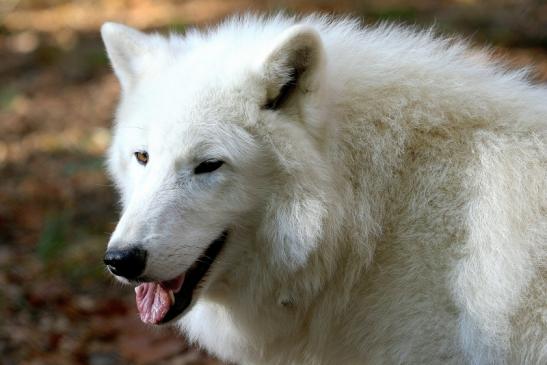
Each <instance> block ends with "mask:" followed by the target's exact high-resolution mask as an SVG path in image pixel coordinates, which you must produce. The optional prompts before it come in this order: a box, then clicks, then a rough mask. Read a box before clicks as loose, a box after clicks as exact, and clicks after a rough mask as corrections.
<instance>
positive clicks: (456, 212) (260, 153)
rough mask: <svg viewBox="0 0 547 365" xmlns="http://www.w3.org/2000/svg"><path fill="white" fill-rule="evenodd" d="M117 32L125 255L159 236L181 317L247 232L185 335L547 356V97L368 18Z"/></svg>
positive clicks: (153, 265) (354, 353) (357, 359)
mask: <svg viewBox="0 0 547 365" xmlns="http://www.w3.org/2000/svg"><path fill="white" fill-rule="evenodd" d="M102 35H103V39H104V41H105V44H106V48H107V51H108V54H109V57H110V60H111V63H112V66H113V68H114V72H115V73H116V75H117V76H118V78H119V80H120V83H121V86H122V96H121V100H120V105H119V107H118V111H117V113H116V123H115V126H114V137H113V142H112V146H111V148H110V150H109V170H110V172H111V175H112V176H113V178H114V180H115V182H116V183H117V186H118V187H119V190H120V192H121V196H122V205H123V211H122V217H121V219H120V222H119V224H118V226H117V227H116V230H115V232H114V234H113V236H112V239H111V242H110V244H109V248H113V247H116V248H119V247H121V246H123V242H139V243H140V245H141V246H142V249H145V250H146V251H147V257H148V259H147V263H146V267H145V269H144V273H143V277H145V278H146V279H147V280H148V281H149V284H147V285H149V286H150V287H154V288H156V289H157V290H158V292H159V293H161V294H162V296H161V298H162V300H163V301H162V302H161V303H160V304H159V307H158V308H160V309H162V310H164V309H166V306H167V305H169V304H170V302H169V299H168V297H167V296H166V295H164V292H165V290H167V289H169V288H173V287H176V285H174V284H173V283H179V284H180V282H181V280H184V278H185V273H188V270H189V268H190V267H193V265H195V263H196V262H199V257H200V255H201V254H202V253H203V252H205V251H206V250H207V248H208V247H211V246H210V244H211V242H215V239H217V237H219V234H221V233H222V232H229V234H228V236H227V240H226V242H225V244H224V246H223V247H222V249H221V251H220V253H219V254H218V256H216V258H215V259H214V260H213V261H212V264H211V265H210V267H207V268H205V269H206V275H204V276H203V278H202V279H200V283H199V285H198V286H196V287H195V288H192V292H191V293H190V294H191V304H190V305H189V306H188V308H187V309H186V311H185V312H184V313H181V315H180V316H179V317H177V320H176V322H174V323H175V324H176V325H178V326H179V327H180V328H181V329H182V331H183V332H185V333H186V334H187V335H188V337H189V338H190V339H191V340H193V341H195V342H197V343H198V344H199V345H200V346H203V347H204V348H206V349H207V350H209V351H210V352H212V353H214V354H215V355H217V356H218V357H220V358H221V359H225V360H228V361H234V362H238V363H256V364H287V363H293V364H332V363H344V364H346V363H347V364H363V363H366V364H398V363H405V364H433V363H443V364H461V363H472V364H503V363H506V364H516V363H519V364H540V363H546V362H547V349H546V348H545V343H547V323H546V319H545V313H546V311H547V304H546V303H547V298H546V294H545V293H546V292H547V284H546V280H545V275H546V273H545V267H546V242H547V217H546V211H547V194H546V184H547V176H546V174H547V172H546V170H547V169H546V168H545V167H546V163H547V162H546V161H547V147H546V143H547V142H546V135H547V123H546V119H545V116H546V115H547V104H546V103H545V100H547V91H546V90H545V88H544V87H541V86H532V85H531V84H530V83H529V82H528V81H526V79H525V75H524V73H523V72H508V71H506V70H505V69H503V67H502V66H499V65H496V64H494V63H493V62H492V61H490V60H488V57H487V56H486V55H484V54H480V53H476V52H473V53H470V52H468V49H467V47H466V46H465V45H464V44H462V43H458V42H453V41H447V40H443V39H436V38H434V37H433V36H432V35H431V33H428V32H421V33H420V32H415V31H413V30H408V29H404V28H399V27H394V26H380V27H374V28H362V27H361V26H360V25H359V24H358V23H357V22H356V21H353V20H349V19H333V18H328V17H322V16H309V17H305V18H292V17H285V16H282V15H280V16H275V17H271V18H265V17H255V16H245V17H241V18H232V19H229V20H227V21H225V22H223V23H222V24H220V25H219V26H218V27H216V28H213V29H211V30H209V31H207V32H199V31H189V32H188V33H187V34H185V35H184V36H176V35H174V36H170V37H169V38H164V37H161V36H159V35H145V34H143V33H141V32H139V31H137V30H134V29H131V28H128V27H125V26H122V25H116V24H111V23H109V24H105V25H104V26H103V29H102ZM139 151H140V152H142V151H146V152H147V164H146V166H144V165H143V164H139V162H138V161H135V158H134V153H135V152H139ZM209 159H213V160H215V161H222V162H223V163H222V164H219V165H218V169H215V170H214V171H211V172H208V173H206V174H195V173H194V172H195V168H196V166H198V165H199V164H200V163H202V162H203V161H208V160H209ZM175 279H177V280H175ZM166 288H167V289H166ZM194 289H195V290H194ZM158 298H159V297H158ZM152 299H154V298H153V296H152ZM175 300H176V298H175ZM141 304H142V302H141ZM147 308H148V307H147ZM161 313H163V312H161ZM147 318H148V317H147ZM153 318H158V317H157V316H155V317H153Z"/></svg>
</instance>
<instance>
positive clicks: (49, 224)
mask: <svg viewBox="0 0 547 365" xmlns="http://www.w3.org/2000/svg"><path fill="white" fill-rule="evenodd" d="M68 223H69V218H68V214H67V213H66V212H57V213H54V214H50V215H48V216H47V217H46V219H45V222H44V228H43V229H42V233H41V234H40V239H39V241H38V247H37V254H38V256H39V257H40V258H41V259H42V260H43V261H50V260H51V259H52V258H53V257H55V256H56V255H58V254H59V253H61V252H62V251H63V249H64V248H65V246H66V233H67V228H68Z"/></svg>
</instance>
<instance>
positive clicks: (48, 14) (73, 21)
mask: <svg viewBox="0 0 547 365" xmlns="http://www.w3.org/2000/svg"><path fill="white" fill-rule="evenodd" d="M500 3H503V4H504V5H503V6H502V5H495V4H497V2H494V1H486V2H481V3H479V2H475V1H472V0H466V1H433V0H431V1H427V0H412V1H397V0H391V1H387V2H386V1H384V2H382V1H379V0H378V1H368V2H366V1H361V2H359V1H326V0H322V1H291V2H289V1H246V0H230V1H221V0H200V1H197V0H191V1H162V2H157V1H152V0H110V1H107V0H102V1H72V2H69V1H60V0H35V1H13V0H4V1H0V359H1V360H0V363H2V364H6V365H10V364H37V365H38V364H52V365H53V364H55V365H63V364H91V365H113V364H196V365H197V364H219V362H218V361H217V360H215V359H213V358H210V357H207V356H206V355H205V354H203V353H202V352H200V351H199V350H197V349H195V348H193V347H190V346H188V345H187V344H186V343H185V342H184V340H183V339H182V338H181V337H180V336H179V335H175V334H174V332H172V331H171V330H169V329H153V328H149V327H146V326H144V325H143V324H142V323H141V322H140V320H139V319H138V316H137V314H136V309H135V304H134V295H133V293H132V290H130V289H128V288H125V287H122V286H120V285H116V284H115V283H114V281H113V279H111V277H110V276H109V275H108V274H107V273H106V272H105V269H104V267H103V265H102V256H103V253H104V249H105V246H106V242H107V240H108V236H109V232H111V231H112V230H113V228H114V226H115V222H116V219H117V212H118V207H117V204H116V199H117V197H116V195H115V191H114V190H113V188H112V185H111V182H110V181H109V179H108V178H107V176H106V175H105V171H104V153H105V149H106V148H107V146H108V144H109V140H110V132H109V129H110V125H111V121H112V114H113V111H114V108H115V103H116V100H117V99H118V95H119V87H118V83H117V80H116V79H115V78H114V76H113V75H112V72H111V70H110V68H109V66H108V60H107V58H106V55H105V53H104V49H103V46H102V44H101V41H100V37H99V33H98V28H99V27H100V24H101V23H102V22H103V21H105V20H117V21H121V22H125V23H128V24H130V25H133V26H136V27H139V28H141V29H158V30H160V31H166V30H176V31H180V32H184V30H185V29H187V28H188V27H191V26H194V25H205V24H209V23H213V22H215V21H216V20H218V19H219V18H221V17H223V16H225V15H226V14H229V13H232V12H233V11H241V10H244V9H256V10H264V9H266V10H280V9H289V11H301V12H309V11H313V10H321V11H328V12H331V11H333V12H351V13H353V14H355V15H356V16H359V17H361V18H363V21H364V22H365V23H368V24H370V23H373V22H375V21H377V20H395V21H400V22H404V23H410V24H418V25H420V26H429V25H432V24H435V26H436V27H437V29H439V31H440V32H441V33H445V34H454V33H457V34H462V35H464V36H465V37H468V38H470V39H471V41H472V42H473V43H474V44H475V45H477V46H480V45H482V44H493V45H494V54H495V55H496V57H498V58H501V59H504V60H505V61H506V62H507V63H508V64H509V65H511V66H513V67H519V66H525V65H535V71H534V73H533V74H532V75H533V76H532V78H533V79H535V80H536V81H538V82H545V81H547V34H546V32H547V5H545V2H543V1H520V2H516V1H515V2H511V1H507V2H500ZM517 3H518V4H519V5H517ZM386 4H387V5H386ZM485 4H486V5H485Z"/></svg>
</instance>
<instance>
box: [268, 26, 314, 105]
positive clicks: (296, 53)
mask: <svg viewBox="0 0 547 365" xmlns="http://www.w3.org/2000/svg"><path fill="white" fill-rule="evenodd" d="M322 63H323V45H322V42H321V38H320V36H319V34H318V33H317V31H316V30H315V29H313V28H312V27H310V26H307V25H295V26H293V27H291V28H289V29H288V30H287V31H286V32H285V33H284V34H283V35H282V36H281V38H280V40H279V41H278V42H277V43H276V45H275V46H274V47H273V49H271V50H270V51H269V53H268V54H267V56H266V58H265V60H264V61H263V62H262V69H261V73H262V75H263V77H264V78H265V81H266V102H265V104H264V108H265V109H272V110H276V109H279V108H281V107H282V106H283V104H284V103H285V102H286V101H288V100H289V98H290V97H291V96H292V95H293V94H294V93H296V92H301V93H306V92H309V91H313V90H314V89H316V88H317V83H318V75H317V74H318V70H319V69H320V68H321V66H322Z"/></svg>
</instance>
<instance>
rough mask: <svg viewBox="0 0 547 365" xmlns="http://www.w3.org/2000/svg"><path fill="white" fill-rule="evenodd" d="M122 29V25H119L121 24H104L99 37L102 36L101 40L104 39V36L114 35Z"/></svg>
mask: <svg viewBox="0 0 547 365" xmlns="http://www.w3.org/2000/svg"><path fill="white" fill-rule="evenodd" d="M122 27H123V25H121V24H119V23H114V22H104V23H103V25H102V26H101V35H102V36H103V38H104V37H105V36H108V35H110V34H113V33H116V32H117V31H119V30H120V29H121V28H122Z"/></svg>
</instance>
